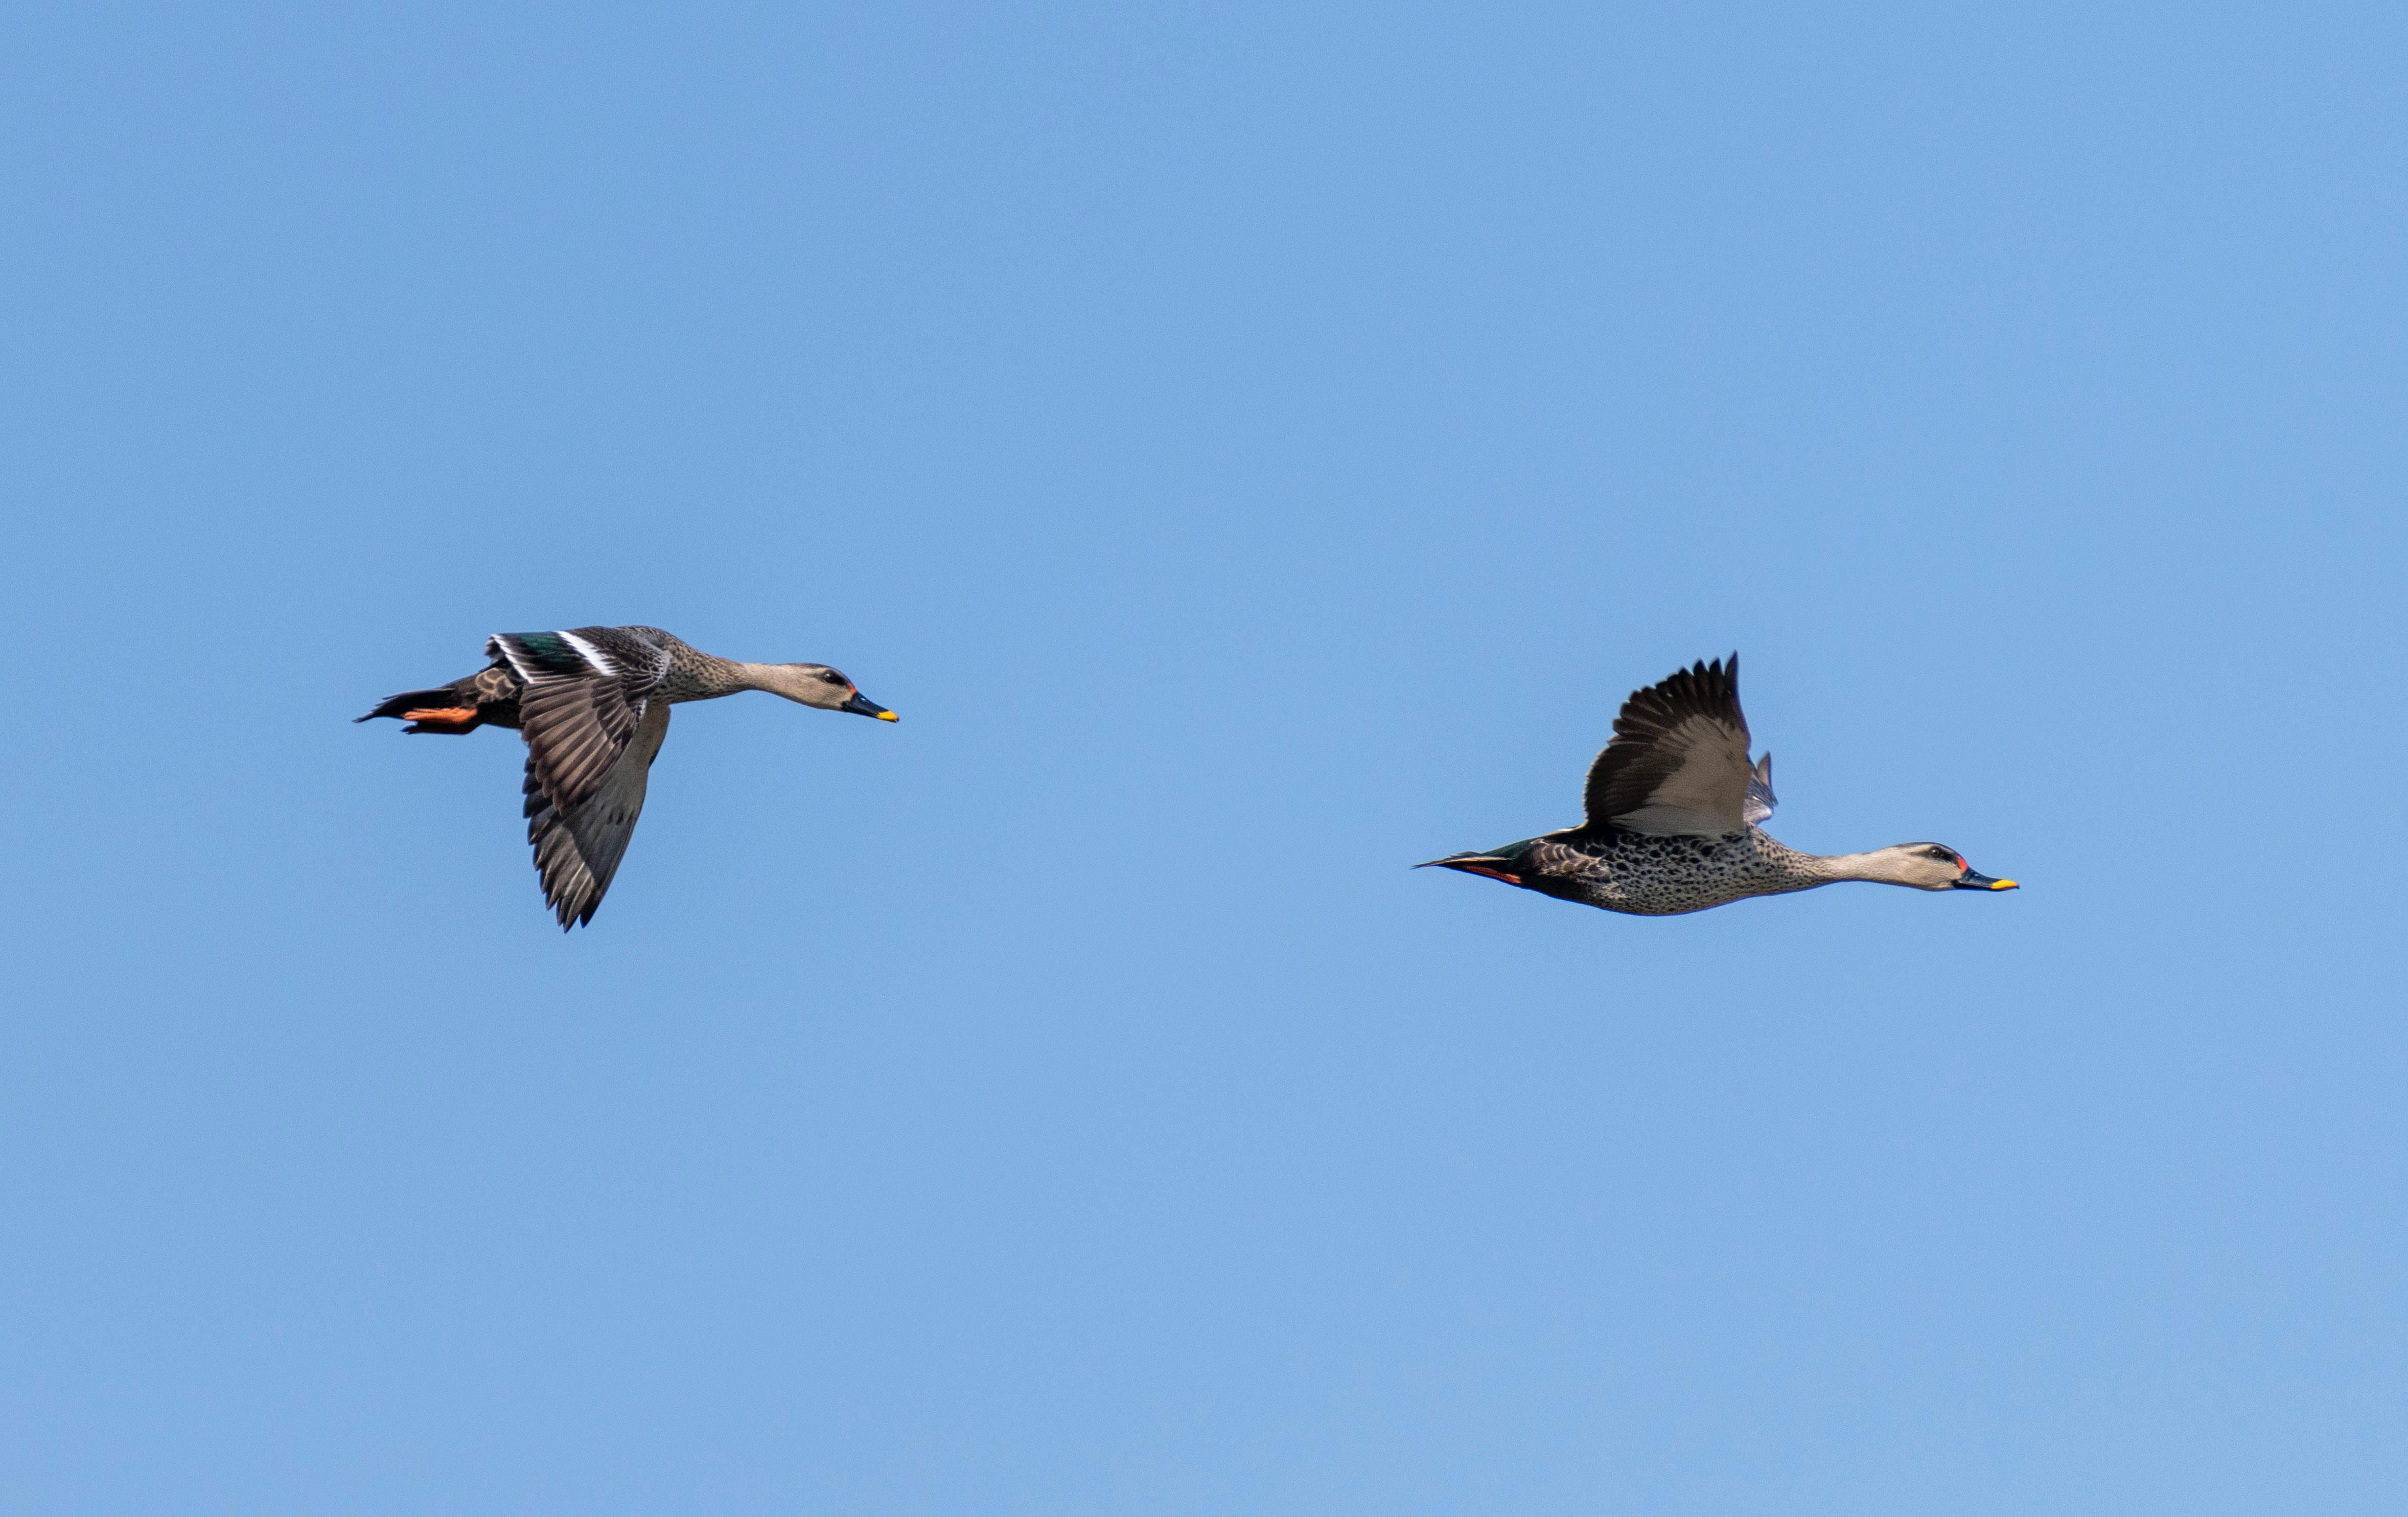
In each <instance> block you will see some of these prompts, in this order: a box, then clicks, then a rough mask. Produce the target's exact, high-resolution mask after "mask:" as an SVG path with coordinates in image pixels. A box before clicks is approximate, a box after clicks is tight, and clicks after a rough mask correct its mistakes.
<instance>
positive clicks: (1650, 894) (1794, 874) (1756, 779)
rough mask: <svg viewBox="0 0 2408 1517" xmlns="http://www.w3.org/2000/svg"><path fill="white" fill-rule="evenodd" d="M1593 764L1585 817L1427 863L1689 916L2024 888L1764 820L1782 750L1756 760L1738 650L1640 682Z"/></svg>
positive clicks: (1611, 904)
mask: <svg viewBox="0 0 2408 1517" xmlns="http://www.w3.org/2000/svg"><path fill="white" fill-rule="evenodd" d="M1613 734H1614V735H1613V741H1612V742H1610V743H1608V744H1607V745H1606V747H1605V751H1603V752H1601V753H1599V754H1598V756H1597V762H1596V764H1595V765H1593V766H1591V767H1590V769H1589V778H1588V793H1587V810H1588V820H1587V821H1586V822H1584V823H1583V824H1581V825H1580V826H1577V827H1568V828H1565V829H1564V830H1563V831H1561V832H1551V833H1546V834H1544V835H1542V836H1541V837H1528V838H1525V839H1523V840H1522V841H1520V842H1517V843H1508V844H1507V845H1505V846H1504V847H1502V848H1494V849H1488V850H1485V851H1484V852H1477V853H1455V854H1450V855H1449V856H1447V857H1445V858H1442V859H1432V860H1431V861H1430V863H1432V864H1434V865H1438V866H1443V867H1446V868H1450V869H1459V870H1461V871H1463V872H1464V873H1466V874H1476V875H1482V876H1484V877H1485V878H1487V879H1491V880H1502V881H1503V882H1505V883H1506V884H1509V885H1518V886H1520V887H1521V888H1523V889H1525V890H1535V891H1537V892H1539V893H1540V894H1543V895H1553V896H1555V897H1556V898H1558V899H1560V900H1568V901H1578V902H1581V903H1582V904H1583V905H1586V906H1594V907H1599V908H1601V909H1605V910H1608V911H1622V912H1627V913H1629V914H1630V915H1633V916H1678V915H1680V914H1682V913H1684V912H1688V911H1703V910H1705V909H1708V908H1710V907H1716V906H1724V905H1727V904H1728V903H1730V902H1732V901H1737V900H1744V899H1745V898H1747V897H1748V896H1750V895H1780V894H1787V893H1788V892H1790V891H1796V890H1812V889H1813V888H1814V887H1815V886H1817V885H1828V884H1831V883H1833V882H1834V881H1837V880H1872V881H1876V882H1878V883H1883V884H1892V885H1909V886H1913V887H1914V888H1916V889H1921V890H2013V889H2014V888H2015V882H2014V880H1993V879H1991V878H1990V877H1989V876H1987V875H1984V874H1976V873H1975V872H1973V870H1972V868H1971V866H1968V865H1967V864H1966V863H1965V859H1964V856H1963V855H1962V854H1959V853H1958V852H1957V851H1956V850H1954V849H1951V848H1947V847H1945V846H1943V845H1942V844H1939V843H1900V844H1899V845H1897V846H1896V847H1894V848H1885V849H1878V850H1875V851H1874V852H1870V853H1838V854H1818V853H1801V852H1799V851H1798V850H1796V849H1794V848H1791V847H1789V846H1788V845H1787V844H1785V843H1784V842H1782V841H1780V840H1779V839H1778V838H1775V837H1771V836H1770V834H1768V833H1766V832H1765V831H1764V830H1763V829H1762V828H1761V827H1759V826H1757V825H1756V823H1759V822H1761V821H1763V820H1764V819H1765V818H1767V817H1770V815H1771V814H1772V809H1773V806H1774V804H1775V802H1774V798H1773V794H1772V757H1771V755H1770V754H1766V755H1765V756H1764V757H1763V758H1761V759H1758V760H1757V761H1756V763H1755V764H1753V765H1751V764H1750V763H1749V762H1748V756H1747V755H1748V744H1749V740H1750V739H1749V737H1748V730H1747V719H1746V717H1745V716H1743V715H1742V713H1741V711H1740V705H1739V655H1738V654H1736V653H1734V654H1732V655H1731V657H1730V660H1729V663H1728V665H1725V664H1724V663H1723V662H1721V661H1719V660H1717V661H1716V662H1714V663H1713V664H1702V663H1701V664H1699V665H1697V666H1696V667H1694V668H1690V669H1684V670H1683V671H1681V672H1679V673H1677V674H1675V675H1673V676H1672V677H1671V678H1670V679H1669V680H1664V681H1663V682H1662V683H1661V684H1657V685H1655V686H1652V687H1650V688H1648V689H1646V690H1641V691H1637V692H1634V693H1633V694H1631V697H1630V699H1629V700H1627V702H1625V703H1624V704H1623V708H1622V712H1621V714H1620V715H1619V716H1617V717H1616V718H1615V719H1614V723H1613Z"/></svg>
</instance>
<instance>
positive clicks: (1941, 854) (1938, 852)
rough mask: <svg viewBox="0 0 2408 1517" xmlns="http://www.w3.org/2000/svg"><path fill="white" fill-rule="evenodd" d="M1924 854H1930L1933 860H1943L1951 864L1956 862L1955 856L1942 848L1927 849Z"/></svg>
mask: <svg viewBox="0 0 2408 1517" xmlns="http://www.w3.org/2000/svg"><path fill="white" fill-rule="evenodd" d="M1924 852H1926V853H1928V854H1930V855H1931V856H1932V857H1933V858H1935V859H1945V860H1947V861H1948V862H1949V863H1951V864H1954V863H1956V862H1957V855H1956V854H1954V853H1951V852H1948V850H1946V849H1944V848H1927V849H1925V850H1924Z"/></svg>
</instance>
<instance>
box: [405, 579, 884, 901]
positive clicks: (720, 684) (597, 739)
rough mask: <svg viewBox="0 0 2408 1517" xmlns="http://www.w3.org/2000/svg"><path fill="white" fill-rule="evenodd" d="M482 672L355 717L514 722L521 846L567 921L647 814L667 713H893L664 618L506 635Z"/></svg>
mask: <svg viewBox="0 0 2408 1517" xmlns="http://www.w3.org/2000/svg"><path fill="white" fill-rule="evenodd" d="M485 655H486V657H487V658H489V659H491V660H492V663H490V664H489V665H487V666H486V667H484V668H481V669H480V670H478V671H477V672H476V673H474V674H472V675H468V676H466V678H463V679H459V680H453V681H452V682H451V683H450V684H448V685H437V686H436V687H434V688H432V689H428V690H412V691H406V692H404V693H403V694H398V695H395V696H394V697H393V698H391V699H390V700H387V701H384V702H383V703H381V704H380V705H379V706H378V707H377V708H376V709H374V710H372V711H370V712H368V713H367V715H366V716H363V717H361V718H359V720H360V721H362V722H366V721H368V720H369V719H370V718H373V717H380V716H389V717H397V718H399V719H400V720H402V721H404V722H407V723H409V726H407V727H405V728H403V729H402V730H404V731H405V732H418V733H427V732H431V733H442V734H446V735H450V736H455V737H456V736H459V735H461V734H464V733H469V732H474V731H475V730H476V729H477V728H479V727H480V726H485V727H512V728H516V729H518V730H519V731H521V732H522V733H523V734H524V735H525V737H526V744H527V763H526V780H525V783H524V785H523V787H522V788H523V792H524V794H525V796H526V809H525V814H526V818H527V841H528V842H529V843H531V844H533V845H534V847H535V860H536V869H537V872H538V876H539V877H540V878H541V880H542V881H543V893H544V901H545V904H547V905H549V906H551V907H552V909H553V911H554V912H555V913H556V914H557V915H558V917H559V919H560V925H561V927H562V928H563V930H566V928H568V927H570V926H572V925H575V924H577V923H584V922H590V921H592V920H593V918H594V912H595V908H597V907H599V906H600V905H601V904H602V896H603V894H604V893H605V892H607V891H609V888H610V880H611V877H612V876H613V875H614V874H616V873H617V872H618V868H619V861H620V859H621V858H622V857H623V856H624V854H625V853H626V851H627V839H628V838H629V837H631V836H632V835H633V834H634V832H635V830H636V821H637V819H638V817H639V816H640V815H641V814H642V812H643V809H644V788H645V783H646V780H647V777H648V775H649V772H650V770H651V768H652V760H653V758H654V757H655V756H656V755H658V753H659V752H660V750H661V744H662V743H663V742H664V741H666V740H667V737H668V725H669V709H668V708H670V707H671V706H673V705H676V704H678V703H680V702H682V701H697V700H712V699H715V698H717V697H719V696H721V695H732V694H736V693H737V692H738V691H742V690H762V691H767V692H768V693H770V694H775V695H782V696H784V697H785V698H786V699H788V700H791V701H796V702H799V703H800V704H802V705H805V706H816V707H819V708H822V709H824V710H835V711H850V712H853V714H854V715H857V716H870V717H877V718H879V719H881V720H882V721H887V722H892V721H894V720H895V713H894V712H892V711H889V710H887V709H886V708H883V707H882V706H880V705H878V704H877V703H876V702H875V701H872V700H870V699H869V698H868V697H867V696H866V695H864V694H862V693H861V691H860V690H859V688H858V687H856V686H855V685H854V684H853V681H852V680H848V679H846V678H845V677H844V676H843V675H841V674H839V673H838V672H837V671H836V670H834V669H831V668H829V667H828V666H827V665H824V664H743V663H738V662H737V661H736V660H733V659H724V658H720V657H718V656H716V655H714V654H710V653H706V652H704V651H702V650H700V649H698V648H696V647H695V646H694V645H693V644H691V643H688V642H686V641H685V640H684V639H682V638H681V637H673V636H671V635H670V634H668V633H666V632H663V631H662V630H661V629H660V628H658V627H641V626H630V627H577V628H573V629H571V630H568V631H565V632H505V633H497V634H495V636H493V637H489V638H487V639H486V640H485Z"/></svg>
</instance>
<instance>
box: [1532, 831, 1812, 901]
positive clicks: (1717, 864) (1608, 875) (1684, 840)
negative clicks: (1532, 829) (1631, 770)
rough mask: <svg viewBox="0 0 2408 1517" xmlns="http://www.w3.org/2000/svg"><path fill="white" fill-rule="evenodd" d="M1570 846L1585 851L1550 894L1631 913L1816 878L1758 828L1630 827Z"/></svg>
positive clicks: (1772, 890)
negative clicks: (1669, 831)
mask: <svg viewBox="0 0 2408 1517" xmlns="http://www.w3.org/2000/svg"><path fill="white" fill-rule="evenodd" d="M1557 846H1563V845H1557ZM1776 846H1778V845H1776ZM1566 852H1577V853H1578V854H1580V855H1581V857H1580V858H1579V860H1578V861H1577V862H1573V866H1572V867H1571V868H1570V869H1569V870H1567V871H1566V873H1565V874H1564V875H1563V876H1561V877H1559V879H1558V880H1556V881H1555V883H1556V884H1557V885H1558V887H1560V888H1557V889H1554V890H1551V891H1549V894H1560V895H1562V896H1563V897H1564V898H1565V899H1567V900H1574V901H1579V902H1581V903H1583V904H1584V905H1587V906H1594V907H1598V908H1601V909H1605V910H1608V911H1623V912H1627V913H1629V914H1630V915H1632V916H1641V917H1674V916H1681V915H1683V914H1684V913H1687V912H1690V911H1703V910H1706V909H1709V908H1712V907H1717V906H1727V905H1729V904H1730V903H1731V902H1733V901H1738V900H1744V899H1746V898H1747V897H1748V896H1750V895H1775V894H1781V893H1783V892H1785V891H1792V890H1803V889H1805V888H1806V887H1807V886H1808V885H1809V884H1811V883H1813V881H1812V880H1801V879H1799V878H1797V877H1796V875H1795V874H1794V873H1793V872H1792V871H1790V870H1788V869H1785V868H1784V867H1782V866H1781V862H1780V860H1779V858H1778V856H1777V855H1775V854H1773V853H1772V852H1770V851H1768V850H1767V849H1765V848H1763V847H1761V846H1759V838H1758V835H1757V834H1756V832H1755V831H1754V830H1753V829H1750V831H1749V832H1747V833H1745V834H1742V835H1740V836H1736V837H1641V836H1638V835H1636V834H1628V833H1626V834H1621V835H1618V836H1617V837H1615V838H1614V839H1613V842H1612V843H1611V844H1610V845H1607V846H1604V847H1598V846H1596V845H1591V846H1590V847H1588V848H1584V849H1579V850H1571V849H1569V848H1567V849H1566ZM1568 862H1572V861H1568Z"/></svg>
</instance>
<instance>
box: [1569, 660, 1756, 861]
mask: <svg viewBox="0 0 2408 1517" xmlns="http://www.w3.org/2000/svg"><path fill="white" fill-rule="evenodd" d="M1747 745H1748V735H1747V718H1746V717H1744V716H1742V715H1741V714H1740V708H1739V655H1738V654H1737V653H1733V654H1732V655H1731V656H1730V659H1729V662H1728V663H1727V665H1726V664H1725V663H1724V662H1723V661H1722V660H1719V659H1718V660H1716V661H1715V662H1713V663H1712V664H1704V663H1700V664H1699V665H1696V666H1695V667H1694V668H1687V669H1683V670H1682V671H1680V672H1679V673H1678V674H1675V675H1673V676H1672V677H1671V678H1670V679H1669V680H1665V681H1663V682H1662V683H1661V684H1657V685H1651V686H1649V687H1648V688H1647V689H1645V690H1641V691H1634V692H1633V693H1632V694H1631V696H1630V698H1629V699H1628V700H1627V701H1625V702H1624V703H1623V706H1622V712H1621V714H1620V715H1618V716H1616V717H1615V718H1614V719H1613V741H1611V742H1609V743H1607V744H1606V745H1605V751H1603V752H1601V753H1599V754H1598V756H1597V762H1596V763H1595V764H1593V765H1591V766H1589V771H1588V794H1587V805H1588V825H1589V827H1590V828H1591V829H1592V830H1602V829H1604V828H1608V827H1618V828H1620V829H1622V830H1623V831H1625V832H1638V833H1648V834H1652V835H1656V836H1659V837H1661V836H1668V835H1673V834H1684V833H1692V834H1701V835H1704V836H1708V837H1720V836H1722V835H1724V834H1726V833H1734V832H1738V831H1740V830H1741V829H1742V827H1744V826H1746V825H1747V823H1748V816H1747V804H1748V782H1749V780H1751V779H1752V778H1754V775H1753V771H1751V770H1750V769H1749V767H1748V763H1747ZM1767 773H1768V778H1769V775H1770V771H1769V770H1768V771H1767ZM1767 795H1768V797H1769V796H1770V791H1769V790H1768V792H1767ZM1767 814H1768V815H1769V814H1770V812H1769V811H1768V812H1767Z"/></svg>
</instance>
